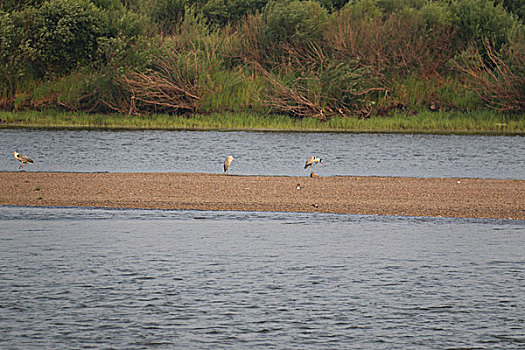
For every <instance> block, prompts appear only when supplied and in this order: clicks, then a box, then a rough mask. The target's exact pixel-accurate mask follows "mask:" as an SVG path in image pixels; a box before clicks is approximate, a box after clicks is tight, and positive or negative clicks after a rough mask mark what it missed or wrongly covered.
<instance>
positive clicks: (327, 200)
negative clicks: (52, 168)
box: [0, 172, 525, 220]
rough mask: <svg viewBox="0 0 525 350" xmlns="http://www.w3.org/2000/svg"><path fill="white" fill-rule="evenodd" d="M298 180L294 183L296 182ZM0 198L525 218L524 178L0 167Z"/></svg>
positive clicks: (3, 200) (88, 204)
mask: <svg viewBox="0 0 525 350" xmlns="http://www.w3.org/2000/svg"><path fill="white" fill-rule="evenodd" d="M297 184H300V186H301V189H297ZM0 205H33V206H82V207H119V208H163V209H199V210H247V211H292V212H326V213H350V214H377V215H409V216H444V217H470V218H505V219H508V218H511V219H520V220H525V181H523V180H491V179H457V178H401V177H351V176H344V177H319V178H309V177H284V176H283V177H280V176H225V175H222V174H195V173H32V172H0Z"/></svg>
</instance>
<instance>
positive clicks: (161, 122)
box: [0, 110, 525, 135]
mask: <svg viewBox="0 0 525 350" xmlns="http://www.w3.org/2000/svg"><path fill="white" fill-rule="evenodd" d="M0 127H3V128H15V127H26V128H88V129H160V130H246V131H262V130H264V131H304V132H370V133H372V132H373V133H384V132H386V133H446V134H498V135H525V115H507V114H503V113H498V112H494V111H490V110H487V111H477V112H468V113H457V112H453V113H452V112H435V113H433V112H422V113H419V114H416V115H406V114H396V115H393V116H390V117H371V118H367V119H357V118H342V117H337V118H332V119H330V120H329V121H327V122H322V121H320V120H318V119H315V118H303V119H298V118H291V117H288V116H283V115H260V114H250V113H213V114H208V115H202V114H196V115H191V116H184V115H168V114H154V115H148V116H128V115H123V114H87V113H70V112H61V111H43V112H39V111H22V112H5V111H4V112H2V111H0Z"/></svg>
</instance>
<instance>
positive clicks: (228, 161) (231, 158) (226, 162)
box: [224, 156, 235, 175]
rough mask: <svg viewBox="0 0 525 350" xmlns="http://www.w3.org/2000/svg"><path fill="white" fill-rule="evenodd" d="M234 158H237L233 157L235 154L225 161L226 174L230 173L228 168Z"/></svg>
mask: <svg viewBox="0 0 525 350" xmlns="http://www.w3.org/2000/svg"><path fill="white" fill-rule="evenodd" d="M234 160H235V158H233V156H228V157H226V160H225V161H224V172H225V173H226V175H228V168H229V167H230V164H231V163H232V162H233V161H234Z"/></svg>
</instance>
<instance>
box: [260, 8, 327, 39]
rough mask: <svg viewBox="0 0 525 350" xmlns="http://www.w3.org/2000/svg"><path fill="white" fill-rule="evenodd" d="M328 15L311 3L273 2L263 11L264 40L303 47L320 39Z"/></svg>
mask: <svg viewBox="0 0 525 350" xmlns="http://www.w3.org/2000/svg"><path fill="white" fill-rule="evenodd" d="M327 19H328V14H327V12H326V10H325V9H324V8H322V7H321V6H320V5H319V3H317V2H313V1H298V0H293V1H273V2H271V3H268V5H267V7H266V8H265V11H264V40H267V41H268V42H272V43H274V44H278V43H292V44H295V45H298V46H304V45H306V44H307V43H309V42H318V41H320V39H321V38H322V34H323V31H324V26H325V24H326V22H327Z"/></svg>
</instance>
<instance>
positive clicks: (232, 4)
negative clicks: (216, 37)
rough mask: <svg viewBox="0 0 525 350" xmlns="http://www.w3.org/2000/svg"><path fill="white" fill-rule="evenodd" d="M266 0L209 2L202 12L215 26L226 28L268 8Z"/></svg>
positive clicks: (216, 0)
mask: <svg viewBox="0 0 525 350" xmlns="http://www.w3.org/2000/svg"><path fill="white" fill-rule="evenodd" d="M267 2H268V1H266V0H208V1H206V3H205V4H204V5H203V6H202V8H201V11H202V13H203V14H204V16H205V17H206V18H207V19H208V22H209V23H210V24H213V25H220V26H225V25H226V24H231V23H235V22H237V21H239V20H240V19H241V18H242V17H243V16H245V15H247V14H253V13H256V12H257V11H259V10H261V9H262V8H263V7H264V6H266V4H267Z"/></svg>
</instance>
